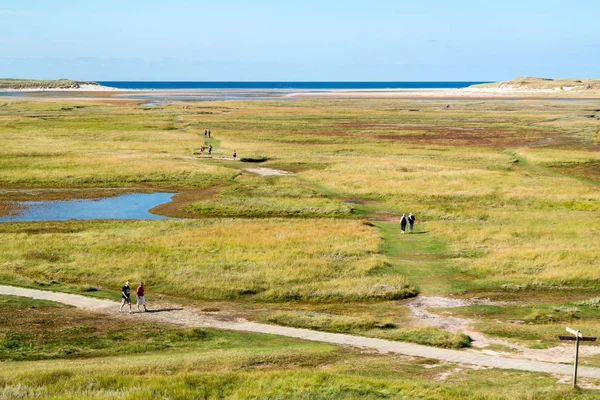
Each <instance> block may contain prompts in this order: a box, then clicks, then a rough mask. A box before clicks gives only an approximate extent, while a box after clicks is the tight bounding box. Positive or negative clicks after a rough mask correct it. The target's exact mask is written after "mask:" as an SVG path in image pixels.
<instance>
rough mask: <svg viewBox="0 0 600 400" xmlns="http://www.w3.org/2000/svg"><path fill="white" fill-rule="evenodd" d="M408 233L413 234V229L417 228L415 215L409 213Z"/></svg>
mask: <svg viewBox="0 0 600 400" xmlns="http://www.w3.org/2000/svg"><path fill="white" fill-rule="evenodd" d="M407 219H408V233H413V228H414V226H415V219H416V218H415V216H414V215H413V213H408V218H407Z"/></svg>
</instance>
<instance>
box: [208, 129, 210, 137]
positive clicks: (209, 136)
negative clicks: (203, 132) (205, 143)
mask: <svg viewBox="0 0 600 400" xmlns="http://www.w3.org/2000/svg"><path fill="white" fill-rule="evenodd" d="M208 137H209V138H210V129H209V130H208Z"/></svg>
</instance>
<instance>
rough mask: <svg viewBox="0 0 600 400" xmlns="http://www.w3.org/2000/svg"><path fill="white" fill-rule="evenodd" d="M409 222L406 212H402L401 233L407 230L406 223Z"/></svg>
mask: <svg viewBox="0 0 600 400" xmlns="http://www.w3.org/2000/svg"><path fill="white" fill-rule="evenodd" d="M407 223H408V218H406V214H402V216H401V217H400V233H404V232H406V224H407Z"/></svg>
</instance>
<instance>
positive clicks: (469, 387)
mask: <svg viewBox="0 0 600 400" xmlns="http://www.w3.org/2000/svg"><path fill="white" fill-rule="evenodd" d="M0 316H1V317H2V319H3V320H4V321H7V320H9V321H10V323H9V324H3V325H2V327H1V328H0V338H1V340H0V357H1V359H2V361H3V362H2V363H0V396H1V398H2V399H7V400H8V399H23V398H40V399H47V398H54V399H58V398H61V399H62V398H64V399H66V398H81V399H92V398H93V399H109V398H115V397H119V398H124V399H137V398H141V397H150V398H170V399H187V398H206V399H217V398H238V399H255V398H264V399H280V398H282V397H287V398H311V399H350V398H351V399H359V398H360V399H396V398H429V399H450V398H457V397H458V398H465V399H471V398H472V399H502V398H515V399H535V398H544V399H584V398H591V397H590V396H592V395H593V394H594V392H593V391H591V390H579V391H572V390H570V389H569V388H568V385H567V384H563V385H558V386H557V385H556V383H555V381H556V380H555V378H553V377H551V376H549V375H547V374H528V373H523V372H514V371H497V370H493V369H484V370H475V369H470V368H465V367H462V366H457V365H453V364H436V363H432V362H430V361H428V360H424V359H410V358H406V357H385V356H380V355H376V354H368V353H359V352H353V351H348V350H344V349H341V348H336V347H334V346H331V345H326V344H320V343H314V342H304V341H300V340H295V339H285V338H278V337H269V336H265V335H259V334H250V333H234V332H226V331H215V330H204V329H182V328H175V327H171V326H166V325H157V324H145V323H139V322H137V323H134V322H132V320H131V318H126V317H122V318H112V317H108V316H101V315H98V314H91V313H87V312H82V311H77V310H74V309H72V308H70V307H65V306H60V305H57V304H54V303H51V302H46V301H33V300H26V299H21V298H7V297H0ZM22 360H28V361H22ZM506 380H510V382H511V385H506V384H505V382H506ZM583 382H584V383H588V384H589V383H592V382H589V381H587V380H585V379H584V380H583ZM532 383H534V384H533V385H532Z"/></svg>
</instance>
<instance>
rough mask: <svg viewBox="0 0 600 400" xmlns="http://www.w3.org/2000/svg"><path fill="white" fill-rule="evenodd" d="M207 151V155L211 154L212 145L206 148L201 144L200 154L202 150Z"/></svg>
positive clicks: (202, 152)
mask: <svg viewBox="0 0 600 400" xmlns="http://www.w3.org/2000/svg"><path fill="white" fill-rule="evenodd" d="M206 149H208V155H211V154H212V144H210V145H208V147H207V146H206V145H205V144H203V145H202V147H200V154H204V150H206Z"/></svg>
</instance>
